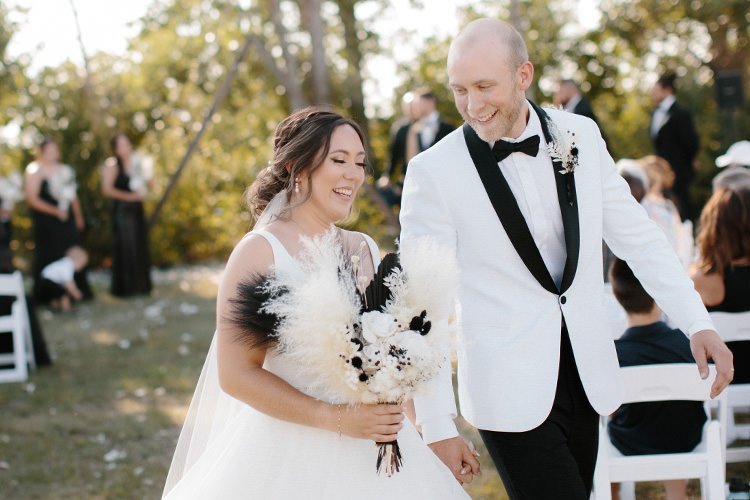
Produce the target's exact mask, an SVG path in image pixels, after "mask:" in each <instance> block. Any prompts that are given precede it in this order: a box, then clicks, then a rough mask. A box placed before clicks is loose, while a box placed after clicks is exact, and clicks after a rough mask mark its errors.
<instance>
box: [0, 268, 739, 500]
mask: <svg viewBox="0 0 750 500" xmlns="http://www.w3.org/2000/svg"><path fill="white" fill-rule="evenodd" d="M221 267H222V266H219V265H216V266H202V267H193V268H189V269H181V270H172V271H160V272H156V273H155V276H154V278H155V284H156V286H155V291H154V294H153V296H152V297H148V298H137V299H130V300H119V299H115V298H112V297H111V296H109V294H108V293H107V292H106V288H107V285H108V280H107V278H106V277H105V276H98V275H94V276H93V278H94V280H93V281H94V286H95V288H96V289H97V291H98V296H97V298H96V300H95V301H94V302H91V303H88V304H83V305H80V306H79V307H77V308H76V309H75V310H74V311H73V312H71V313H66V314H52V313H50V312H49V311H45V310H40V311H39V312H40V317H41V319H42V323H43V328H44V333H45V336H46V338H47V342H48V347H49V349H50V351H51V352H52V353H53V356H54V357H55V363H54V366H52V367H50V368H44V369H41V370H39V371H37V372H34V373H32V374H31V377H30V378H29V380H28V381H27V382H26V383H23V384H3V385H0V498H2V499H14V500H15V499H63V498H71V499H105V498H106V499H156V498H160V496H161V491H162V487H163V484H164V479H165V477H166V473H167V469H168V467H169V463H170V460H171V457H172V452H173V451H174V446H175V443H176V441H177V436H178V434H179V431H180V427H181V424H182V419H183V418H184V415H185V412H186V411H187V405H188V404H189V402H190V398H191V396H192V392H193V389H194V386H195V383H196V381H197V379H198V374H199V372H200V368H201V366H202V365H203V361H204V358H205V355H206V352H207V350H208V346H209V343H210V340H211V336H212V335H213V329H214V305H215V295H216V287H217V283H218V278H219V275H220V272H221ZM462 432H463V433H464V435H465V436H466V437H467V438H468V439H471V440H472V441H473V442H474V444H475V445H477V448H478V449H479V451H480V453H481V454H482V456H481V457H480V458H481V461H482V468H483V474H482V476H481V477H480V478H478V479H476V480H475V481H474V483H473V484H472V485H470V486H469V487H468V491H469V493H470V494H471V495H472V498H475V499H487V500H489V499H493V500H494V499H504V498H507V497H506V495H505V493H504V490H503V488H502V485H501V483H500V480H499V478H498V475H497V473H496V472H495V469H494V467H493V466H492V463H491V461H490V459H489V456H488V455H487V453H486V450H484V448H483V446H482V445H481V440H480V439H479V436H478V435H477V434H476V433H475V432H474V431H473V429H470V428H469V427H468V426H465V425H463V426H462ZM373 460H374V457H373ZM735 469H737V472H736V474H741V475H744V477H746V478H747V477H750V465H748V464H742V465H741V466H740V467H736V468H735ZM539 477H540V480H544V471H539ZM693 491H695V490H693ZM640 497H642V498H660V496H659V493H658V488H656V487H654V485H644V486H642V487H640V485H639V498H640Z"/></svg>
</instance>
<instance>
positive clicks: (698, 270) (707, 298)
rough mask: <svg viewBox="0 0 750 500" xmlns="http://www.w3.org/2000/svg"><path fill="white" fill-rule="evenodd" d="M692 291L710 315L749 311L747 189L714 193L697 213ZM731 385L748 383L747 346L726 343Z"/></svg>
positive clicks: (749, 209) (749, 204) (749, 344)
mask: <svg viewBox="0 0 750 500" xmlns="http://www.w3.org/2000/svg"><path fill="white" fill-rule="evenodd" d="M696 240H697V243H698V253H699V257H698V262H696V264H695V265H694V266H693V268H692V269H691V277H692V278H693V282H694V283H695V289H696V290H697V291H698V293H699V294H700V296H701V298H702V299H703V303H704V304H705V305H706V308H707V309H708V310H709V312H710V311H723V312H745V311H750V185H736V186H734V187H729V188H722V189H719V190H718V191H716V192H715V193H714V194H713V195H712V196H711V198H709V199H708V202H706V206H705V207H703V211H702V212H701V216H700V221H699V226H698V236H697V238H696ZM727 346H728V347H729V349H731V351H732V353H733V354H734V366H735V370H736V371H735V372H734V380H733V381H732V383H735V384H747V383H750V342H744V341H743V342H729V343H728V344H727Z"/></svg>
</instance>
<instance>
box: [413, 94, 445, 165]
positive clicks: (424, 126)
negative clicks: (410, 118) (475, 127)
mask: <svg viewBox="0 0 750 500" xmlns="http://www.w3.org/2000/svg"><path fill="white" fill-rule="evenodd" d="M417 95H418V96H419V106H420V109H421V117H420V119H419V120H418V121H417V122H416V123H415V124H414V126H412V128H411V130H410V132H411V133H412V134H415V138H416V139H417V140H416V143H414V144H413V146H416V151H414V154H413V155H411V156H409V153H411V152H412V151H410V149H411V148H410V146H412V145H411V144H409V140H408V138H407V148H406V149H407V156H409V159H411V158H413V157H414V156H416V155H417V154H418V153H421V152H422V151H425V150H427V149H429V148H430V147H432V145H434V144H435V143H437V142H438V141H439V140H440V139H442V138H443V137H445V136H446V135H448V134H450V133H451V132H453V130H454V128H455V127H453V125H451V124H450V123H447V122H444V121H443V120H442V119H441V118H440V113H439V112H438V110H437V97H436V96H435V94H434V93H433V92H432V91H431V90H430V89H427V88H423V89H418V90H417Z"/></svg>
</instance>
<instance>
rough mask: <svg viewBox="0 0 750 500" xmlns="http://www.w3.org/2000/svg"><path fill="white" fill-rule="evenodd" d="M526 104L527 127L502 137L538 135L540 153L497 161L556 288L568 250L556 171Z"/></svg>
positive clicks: (537, 121)
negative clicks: (519, 133) (518, 133)
mask: <svg viewBox="0 0 750 500" xmlns="http://www.w3.org/2000/svg"><path fill="white" fill-rule="evenodd" d="M526 106H527V108H526V110H527V112H528V114H529V119H528V122H527V123H526V129H525V130H524V131H523V133H522V134H521V135H520V136H518V138H517V139H510V138H507V137H503V140H505V141H508V142H520V141H522V140H524V139H526V138H527V137H531V136H533V135H538V136H539V152H538V153H537V155H536V157H534V156H529V155H527V154H525V153H511V154H510V155H509V156H508V157H507V158H506V159H504V160H503V161H501V162H500V163H499V166H500V171H501V172H502V173H503V176H504V177H505V180H506V181H508V185H509V186H510V190H511V191H512V192H513V196H514V197H515V198H516V202H517V203H518V207H519V208H520V209H521V213H522V214H523V218H524V219H525V220H526V225H527V226H529V231H531V235H532V236H533V237H534V243H536V247H537V248H538V249H539V253H540V254H541V255H542V260H544V264H545V265H546V266H547V269H548V270H549V272H550V275H551V276H552V279H553V280H554V282H555V284H556V285H557V286H558V287H559V286H560V282H561V281H562V275H563V270H564V269H565V259H566V257H567V252H566V250H565V232H564V229H563V223H562V215H561V214H560V204H559V202H558V200H557V185H556V184H555V172H554V169H553V167H552V160H551V159H550V157H549V154H548V153H547V142H546V141H545V140H544V133H543V132H542V124H541V122H540V121H539V116H538V115H537V114H536V113H535V112H534V110H533V109H531V106H530V105H529V104H528V103H527V104H526Z"/></svg>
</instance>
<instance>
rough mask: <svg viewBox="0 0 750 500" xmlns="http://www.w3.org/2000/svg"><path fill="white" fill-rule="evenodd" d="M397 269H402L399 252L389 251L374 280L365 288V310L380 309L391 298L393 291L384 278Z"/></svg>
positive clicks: (363, 309) (381, 262)
mask: <svg viewBox="0 0 750 500" xmlns="http://www.w3.org/2000/svg"><path fill="white" fill-rule="evenodd" d="M396 269H401V264H400V263H399V260H398V255H397V254H395V253H389V254H387V255H386V256H385V257H383V260H381V261H380V265H379V266H378V270H377V272H376V273H375V276H373V278H372V281H370V284H369V285H367V288H366V289H365V293H364V297H363V299H364V304H363V307H362V311H363V312H365V311H380V310H382V309H383V307H384V306H385V303H386V302H387V301H388V299H390V298H391V291H390V289H389V288H388V287H387V286H386V285H385V282H384V280H385V278H387V277H388V275H389V274H391V273H392V272H393V271H394V270H396Z"/></svg>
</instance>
